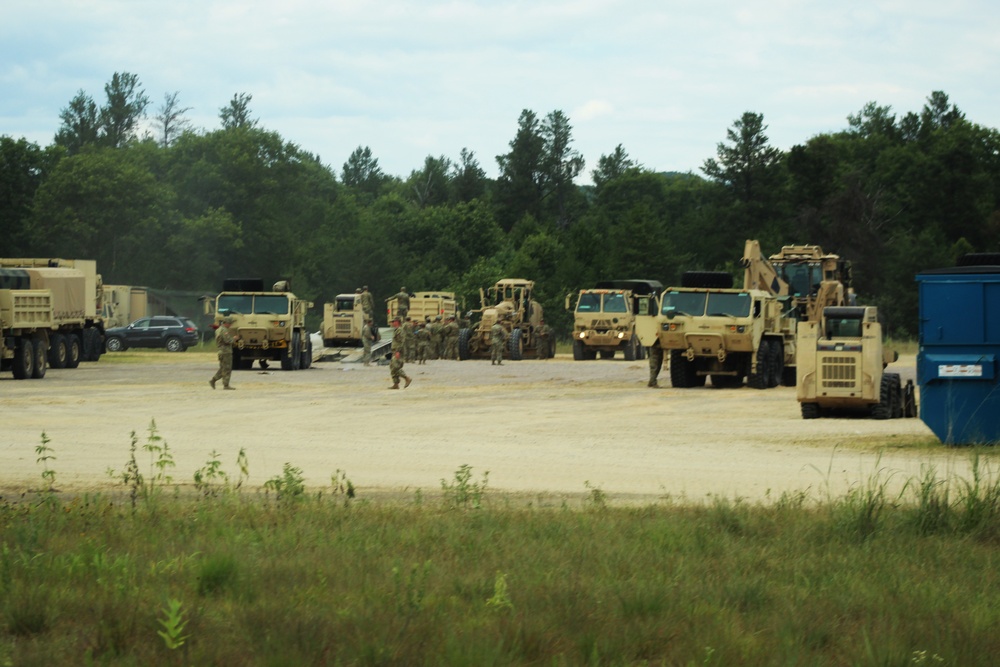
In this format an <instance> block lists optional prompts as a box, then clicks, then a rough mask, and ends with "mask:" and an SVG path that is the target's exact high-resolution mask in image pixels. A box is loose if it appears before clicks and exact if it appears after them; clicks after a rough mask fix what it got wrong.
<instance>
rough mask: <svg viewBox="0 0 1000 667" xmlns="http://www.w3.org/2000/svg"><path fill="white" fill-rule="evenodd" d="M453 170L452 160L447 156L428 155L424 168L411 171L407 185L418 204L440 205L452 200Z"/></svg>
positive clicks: (422, 205)
mask: <svg viewBox="0 0 1000 667" xmlns="http://www.w3.org/2000/svg"><path fill="white" fill-rule="evenodd" d="M451 170H452V164H451V160H449V159H448V158H446V157H445V156H443V155H442V156H441V157H437V158H436V157H432V156H430V155H428V156H427V157H426V158H425V159H424V167H423V169H420V170H415V171H413V172H411V173H410V177H409V178H408V179H407V180H406V186H407V189H408V190H409V192H410V195H411V196H412V197H413V198H414V201H416V203H417V205H418V206H420V207H424V206H438V205H441V204H446V203H448V202H449V201H450V200H451V194H450V193H451V182H450V178H449V172H450V171H451Z"/></svg>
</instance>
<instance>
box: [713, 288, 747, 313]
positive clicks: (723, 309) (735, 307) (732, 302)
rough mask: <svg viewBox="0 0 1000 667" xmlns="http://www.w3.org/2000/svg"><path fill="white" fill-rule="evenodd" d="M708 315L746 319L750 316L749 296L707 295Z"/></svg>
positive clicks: (742, 294) (740, 294) (741, 294)
mask: <svg viewBox="0 0 1000 667" xmlns="http://www.w3.org/2000/svg"><path fill="white" fill-rule="evenodd" d="M708 314H709V315H710V316H711V315H728V316H730V317H747V316H748V315H750V295H749V294H747V293H746V292H741V293H739V294H727V293H719V292H713V293H711V294H709V295H708Z"/></svg>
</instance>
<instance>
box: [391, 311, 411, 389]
mask: <svg viewBox="0 0 1000 667" xmlns="http://www.w3.org/2000/svg"><path fill="white" fill-rule="evenodd" d="M392 328H393V333H392V348H391V349H392V359H391V360H390V361H389V377H390V378H392V386H391V387H389V389H399V379H400V378H403V380H405V381H406V384H404V385H403V389H406V388H407V387H409V386H410V382H412V380H411V379H410V376H409V375H407V374H406V373H404V372H403V347H404V345H405V344H406V342H405V341H404V340H403V338H402V337H401V336H400V335H399V334H400V332H401V331H402V330H403V328H402V327H401V326H399V318H398V317H397V318H396V319H394V320H393V321H392Z"/></svg>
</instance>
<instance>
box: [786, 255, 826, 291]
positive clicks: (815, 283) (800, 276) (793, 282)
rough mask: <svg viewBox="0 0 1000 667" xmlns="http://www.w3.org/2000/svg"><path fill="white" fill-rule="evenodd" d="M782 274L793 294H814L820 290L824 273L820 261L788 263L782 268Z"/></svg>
mask: <svg viewBox="0 0 1000 667" xmlns="http://www.w3.org/2000/svg"><path fill="white" fill-rule="evenodd" d="M781 274H782V278H784V279H785V282H786V283H788V287H789V291H790V292H791V293H792V296H809V295H814V294H816V292H817V291H818V290H819V283H820V280H821V277H820V276H821V275H822V273H821V267H820V265H819V263H818V262H803V263H801V264H786V265H785V266H783V267H782V268H781Z"/></svg>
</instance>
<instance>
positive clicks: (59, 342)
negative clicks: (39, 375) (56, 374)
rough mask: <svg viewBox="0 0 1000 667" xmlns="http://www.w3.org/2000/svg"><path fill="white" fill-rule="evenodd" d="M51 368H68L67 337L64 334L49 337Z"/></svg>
mask: <svg viewBox="0 0 1000 667" xmlns="http://www.w3.org/2000/svg"><path fill="white" fill-rule="evenodd" d="M49 366H50V367H52V368H66V337H65V336H63V335H62V334H58V333H57V334H52V335H51V336H49Z"/></svg>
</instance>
